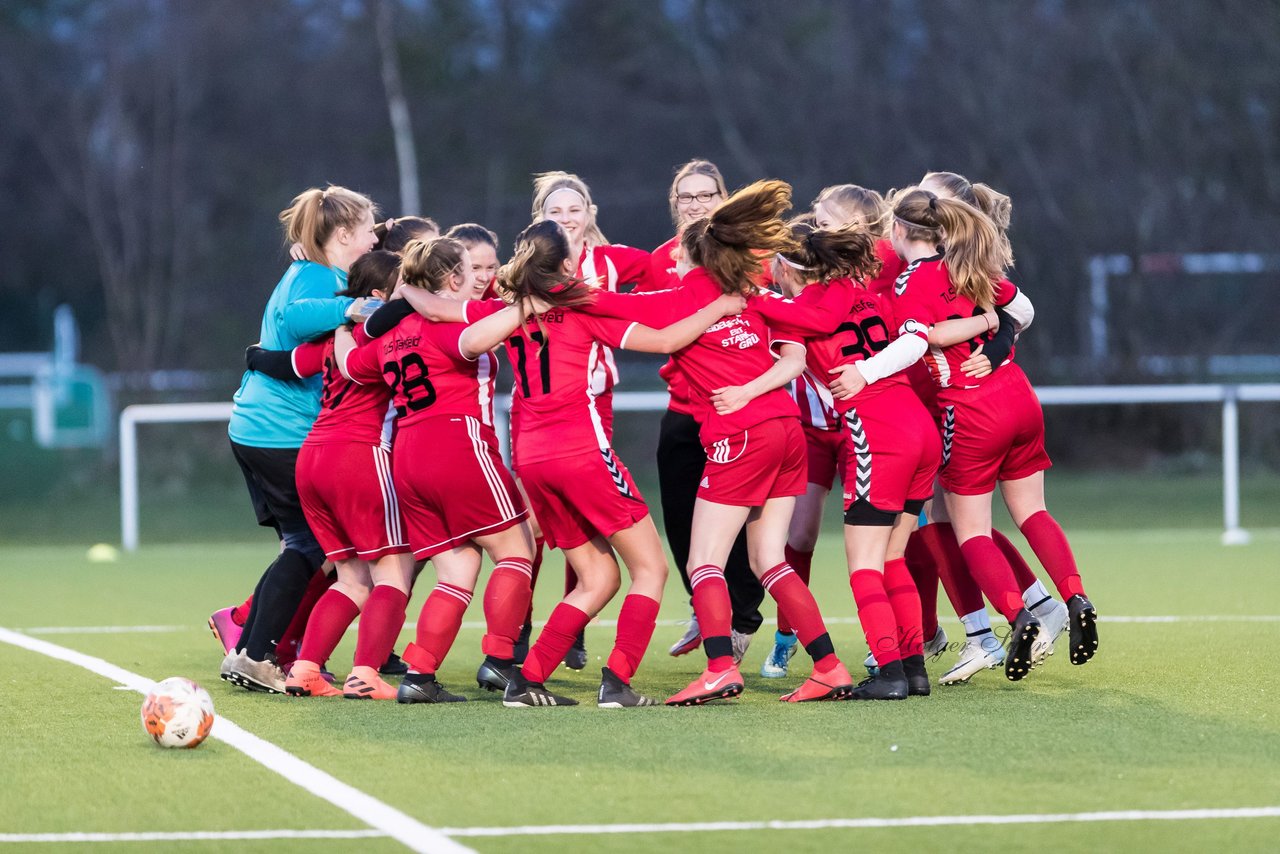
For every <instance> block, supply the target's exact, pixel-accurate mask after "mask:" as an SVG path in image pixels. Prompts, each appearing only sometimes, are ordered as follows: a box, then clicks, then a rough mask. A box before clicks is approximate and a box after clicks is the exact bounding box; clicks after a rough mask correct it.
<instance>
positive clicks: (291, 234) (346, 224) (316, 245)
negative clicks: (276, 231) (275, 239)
mask: <svg viewBox="0 0 1280 854" xmlns="http://www.w3.org/2000/svg"><path fill="white" fill-rule="evenodd" d="M376 209H377V208H376V206H375V205H374V204H373V200H372V199H370V198H369V197H368V196H365V195H363V194H361V193H357V192H355V191H353V190H348V189H347V188H346V187H335V186H334V185H332V184H330V185H329V186H328V187H326V188H325V189H323V190H321V189H319V188H318V187H313V188H311V189H310V190H306V191H304V192H302V193H299V194H298V195H297V196H295V197H294V199H293V202H292V203H291V204H290V205H289V207H287V208H286V209H284V210H282V211H281V212H280V224H281V225H283V226H284V242H285V245H289V244H293V243H299V244H301V245H302V251H303V253H304V254H305V255H306V256H307V260H308V261H314V262H315V263H317V264H324V265H326V266H331V265H330V263H329V259H328V257H327V256H326V255H325V254H324V245H325V243H327V242H328V240H329V238H330V237H332V236H333V233H334V232H335V231H337V230H338V229H339V228H355V227H356V226H357V225H359V224H360V220H362V219H364V215H365V213H367V212H369V211H375V210H376Z"/></svg>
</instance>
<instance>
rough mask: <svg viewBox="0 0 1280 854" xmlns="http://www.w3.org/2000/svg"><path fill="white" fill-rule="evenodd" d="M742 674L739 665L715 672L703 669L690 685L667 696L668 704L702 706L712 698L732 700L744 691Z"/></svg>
mask: <svg viewBox="0 0 1280 854" xmlns="http://www.w3.org/2000/svg"><path fill="white" fill-rule="evenodd" d="M742 688H743V685H742V674H741V673H739V672H738V668H737V667H730V668H729V669H728V670H721V671H720V672H718V673H717V672H715V671H712V670H704V671H702V675H701V676H699V677H698V678H697V679H695V680H693V681H692V682H690V683H689V687H688V688H685V689H684V690H683V691H681V692H680V693H678V694H676V695H674V696H672V697H668V698H667V705H668V706H701V705H702V704H703V703H706V702H708V701H710V700H730V699H733V698H734V697H736V696H738V695H739V694H741V693H742Z"/></svg>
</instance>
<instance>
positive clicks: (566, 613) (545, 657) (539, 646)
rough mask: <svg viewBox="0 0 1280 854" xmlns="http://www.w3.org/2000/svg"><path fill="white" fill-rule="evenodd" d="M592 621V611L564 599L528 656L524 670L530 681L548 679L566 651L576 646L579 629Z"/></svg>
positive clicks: (552, 613)
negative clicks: (589, 611)
mask: <svg viewBox="0 0 1280 854" xmlns="http://www.w3.org/2000/svg"><path fill="white" fill-rule="evenodd" d="M589 622H591V617H590V615H588V614H587V612H585V611H580V610H578V609H577V608H575V607H573V606H572V605H570V604H568V603H567V602H561V603H560V604H559V605H557V606H556V608H555V610H554V611H552V612H551V616H550V617H549V618H548V619H547V624H546V625H545V626H543V627H542V631H540V632H538V640H537V642H536V643H535V644H534V645H533V647H532V648H531V649H530V650H529V657H528V658H526V659H525V660H524V667H523V668H522V672H523V673H524V678H525V679H528V680H529V681H530V682H546V681H547V677H548V676H550V675H551V674H552V673H554V672H555V670H556V668H557V667H559V666H560V662H562V661H564V654H565V653H566V652H568V651H569V647H571V646H573V642H574V641H575V640H576V639H577V637H578V633H579V632H581V631H582V630H583V629H585V628H586V627H587V623H589Z"/></svg>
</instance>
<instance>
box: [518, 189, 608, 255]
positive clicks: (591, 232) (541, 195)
mask: <svg viewBox="0 0 1280 854" xmlns="http://www.w3.org/2000/svg"><path fill="white" fill-rule="evenodd" d="M556 190H572V191H573V192H575V193H577V194H578V195H579V196H581V197H582V203H583V205H584V206H586V209H587V228H586V232H585V235H584V236H585V240H584V243H583V245H584V246H604V245H605V244H606V243H608V242H609V240H608V238H606V237H605V236H604V232H602V231H601V230H600V226H598V225H596V205H595V202H593V201H591V190H590V189H589V188H588V187H587V184H586V182H585V181H583V180H582V179H581V178H579V177H578V176H577V175H574V174H573V173H572V172H541V173H539V174H537V175H534V176H533V221H534V222H540V221H541V220H544V219H546V218H547V217H546V214H545V213H544V212H543V211H544V209H545V208H546V206H547V199H549V198H551V194H552V193H554V192H555V191H556Z"/></svg>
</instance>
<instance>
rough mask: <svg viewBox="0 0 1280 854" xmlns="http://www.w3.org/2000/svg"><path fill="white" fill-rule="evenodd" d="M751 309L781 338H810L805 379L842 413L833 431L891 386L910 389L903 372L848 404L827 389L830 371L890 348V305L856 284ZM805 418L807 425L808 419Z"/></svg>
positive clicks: (765, 301)
mask: <svg viewBox="0 0 1280 854" xmlns="http://www.w3.org/2000/svg"><path fill="white" fill-rule="evenodd" d="M752 304H753V305H755V306H757V307H758V309H759V310H760V311H761V312H762V313H763V314H764V316H765V317H766V318H768V320H769V323H770V325H771V326H773V327H774V329H776V330H778V332H779V333H790V334H791V335H793V336H794V335H800V336H805V337H806V338H807V339H808V340H807V342H806V345H807V347H808V350H807V351H806V353H805V364H806V370H805V374H806V375H812V376H813V379H814V385H815V386H817V388H818V389H819V391H818V393H819V394H820V396H821V397H822V398H823V402H824V404H826V405H827V406H829V407H830V409H831V410H833V411H834V412H836V413H838V415H837V416H836V417H835V420H836V426H835V427H832V428H829V429H836V427H838V425H839V423H840V421H841V420H842V416H843V415H844V413H846V412H848V411H849V410H850V409H853V408H854V407H855V406H860V405H862V404H864V403H866V402H867V401H868V400H871V399H873V398H875V397H877V396H878V395H880V394H882V393H883V392H884V391H885V390H886V389H888V388H890V387H892V386H896V385H905V384H907V380H906V374H905V372H903V371H899V372H897V373H895V374H892V375H890V376H887V377H885V378H884V379H882V380H880V381H879V382H875V383H871V384H869V385H867V386H865V387H864V388H863V389H862V391H860V392H858V393H857V394H856V395H854V396H853V397H852V398H849V399H848V400H836V399H835V398H833V397H832V396H831V392H830V390H829V388H828V384H829V383H830V382H831V380H832V379H834V377H833V375H832V374H831V369H832V368H836V367H839V366H840V365H852V364H855V363H857V362H861V361H863V360H865V359H870V358H871V357H872V356H874V355H875V354H877V353H879V352H880V351H881V350H883V349H885V348H886V347H888V346H889V342H890V338H891V330H892V328H893V327H892V321H890V320H889V319H888V311H887V308H886V306H887V304H888V301H887V300H886V299H885V298H884V297H880V296H877V295H876V294H873V293H871V292H870V291H868V290H867V289H866V288H863V287H861V286H859V285H858V284H857V283H856V282H854V281H853V280H851V279H835V280H832V281H830V282H826V283H823V284H813V285H809V286H808V287H806V288H805V289H804V290H803V291H802V292H801V293H800V296H799V297H797V298H796V299H794V300H780V299H776V298H763V297H762V298H759V299H755V300H752ZM926 337H927V336H926ZM801 418H802V420H803V415H802V416H801Z"/></svg>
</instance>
